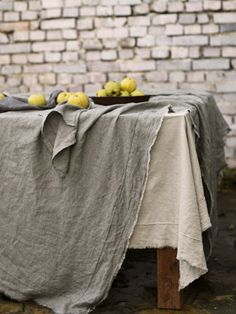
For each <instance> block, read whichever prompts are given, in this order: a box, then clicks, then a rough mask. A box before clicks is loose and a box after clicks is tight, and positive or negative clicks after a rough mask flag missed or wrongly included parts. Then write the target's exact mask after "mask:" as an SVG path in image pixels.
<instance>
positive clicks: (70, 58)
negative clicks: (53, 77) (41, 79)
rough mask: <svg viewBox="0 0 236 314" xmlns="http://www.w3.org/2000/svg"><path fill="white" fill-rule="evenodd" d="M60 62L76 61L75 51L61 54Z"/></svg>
mask: <svg viewBox="0 0 236 314" xmlns="http://www.w3.org/2000/svg"><path fill="white" fill-rule="evenodd" d="M62 60H63V61H65V62H74V61H77V60H78V53H77V52H76V51H65V52H63V53H62Z"/></svg>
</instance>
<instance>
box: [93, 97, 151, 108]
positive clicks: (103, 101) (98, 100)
mask: <svg viewBox="0 0 236 314" xmlns="http://www.w3.org/2000/svg"><path fill="white" fill-rule="evenodd" d="M151 96H154V95H144V96H112V97H109V96H107V97H96V96H94V97H93V96H92V97H90V98H91V99H92V100H93V101H94V103H95V104H99V105H104V106H109V105H115V104H127V103H131V102H144V101H148V100H149V98H150V97H151Z"/></svg>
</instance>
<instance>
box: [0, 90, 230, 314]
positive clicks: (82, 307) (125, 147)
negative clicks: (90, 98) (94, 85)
mask: <svg viewBox="0 0 236 314" xmlns="http://www.w3.org/2000/svg"><path fill="white" fill-rule="evenodd" d="M199 95H200V94H199ZM199 95H198V94H197V95H192V94H188V95H187V94H184V93H176V94H175V95H173V93H172V94H171V95H168V94H165V93H163V94H161V95H158V96H156V97H155V98H152V99H151V100H150V101H149V102H147V103H143V104H138V105H137V104H129V105H127V106H119V105H114V106H111V107H102V106H93V105H92V106H91V108H92V109H91V110H88V111H84V110H77V109H75V108H74V107H71V106H59V107H56V108H54V109H52V110H44V111H40V112H36V111H27V112H18V113H16V112H8V113H2V114H1V115H0V119H1V123H0V131H1V133H2V134H4V138H2V143H1V155H0V156H1V161H2V163H3V164H2V168H1V171H0V178H1V182H3V184H2V185H1V195H2V202H1V205H0V213H1V216H2V217H3V219H2V221H1V225H0V253H1V254H0V290H1V291H3V292H4V293H6V294H8V295H10V296H11V297H13V298H16V299H18V300H23V299H30V298H31V299H34V300H35V301H37V302H38V303H40V304H42V305H46V306H48V307H50V308H52V309H53V310H54V311H55V312H56V313H60V314H64V313H66V314H70V313H71V314H74V313H87V312H88V311H89V310H91V309H92V308H93V307H94V306H95V305H96V304H98V303H99V302H101V301H102V300H103V299H104V298H105V297H106V295H107V293H108V291H109V288H110V285H111V283H112V280H113V279H114V276H115V275H116V274H117V272H118V270H119V268H120V266H121V264H122V261H123V259H124V256H125V252H126V250H127V247H128V240H129V237H130V235H131V234H132V232H133V229H134V225H135V223H136V220H137V216H138V213H139V208H140V204H141V201H142V198H143V193H144V190H145V186H146V182H147V175H148V169H149V159H150V149H151V147H152V146H153V144H154V142H155V139H156V137H157V134H158V131H159V129H160V126H161V123H162V120H163V116H164V115H165V114H166V113H167V112H168V110H170V108H172V111H182V110H186V109H187V110H189V113H190V117H191V122H192V124H193V127H194V132H195V134H196V140H197V142H196V145H197V148H198V153H199V159H200V166H201V169H202V171H203V182H205V183H206V186H207V187H208V191H210V192H211V193H210V196H211V200H212V199H213V194H212V188H211V182H213V181H214V179H212V181H211V178H212V176H211V175H209V176H208V177H206V170H205V174H204V165H202V164H203V163H204V162H206V163H207V165H210V167H211V162H212V160H215V159H216V157H215V156H211V153H212V152H213V150H211V149H210V150H209V149H208V148H207V143H208V144H209V143H211V144H212V142H209V141H205V140H204V139H203V136H205V132H206V133H208V134H209V132H210V133H211V132H212V134H213V131H208V130H207V128H208V126H209V120H210V121H213V122H214V125H211V124H210V125H211V127H213V129H214V130H216V128H217V127H219V125H220V123H219V121H221V122H222V121H223V120H220V119H222V117H220V115H217V114H216V112H217V108H216V106H215V105H214V104H213V106H212V109H209V108H208V107H209V106H205V104H206V103H207V102H208V101H209V97H210V96H209V95H208V94H207V96H201V95H200V96H199ZM204 95H206V94H204ZM204 97H205V98H204ZM206 108H207V109H206ZM209 110H212V117H210V118H209V117H207V115H208V114H209V112H210V111H209ZM19 115H20V117H19ZM12 118H13V119H14V128H12V125H11V124H10V119H12ZM207 119H208V120H207ZM217 121H218V122H217ZM206 122H207V123H208V124H207V125H204V124H205V123H206ZM220 126H221V128H220V129H218V130H216V133H215V135H219V136H221V135H223V134H225V132H226V129H225V124H224V123H223V122H222V123H221V125H220ZM216 137H217V136H216ZM206 138H208V135H206ZM218 140H219V141H220V142H218V143H217V141H218ZM218 140H216V139H213V141H215V145H218V144H222V143H223V142H222V138H219V139H218ZM199 147H203V148H204V149H203V151H200V148H199ZM214 147H215V148H214V152H216V151H217V150H218V151H219V152H220V151H221V149H222V147H221V146H220V148H218V147H216V146H214ZM218 156H219V155H218ZM220 157H221V158H219V161H220V162H219V163H218V164H217V167H216V166H215V162H214V167H212V168H211V169H212V170H211V171H212V172H214V171H216V170H217V168H218V167H219V165H220V164H221V166H222V165H223V163H222V158H223V155H221V156H220ZM217 158H218V157H217ZM167 166H168V165H167ZM160 167H161V165H160ZM183 171H185V168H184V169H183ZM101 182H102V184H101ZM9 195H11V198H9ZM204 206H205V205H204V201H202V204H201V206H200V207H199V210H200V213H199V214H198V216H197V217H196V218H197V219H198V223H199V215H200V216H201V215H202V214H201V211H202V212H203V211H204V208H205V207H204ZM212 208H213V207H212V202H211V204H210V214H212ZM205 212H206V210H205ZM206 217H207V215H206ZM201 223H202V221H201ZM180 225H182V226H183V227H185V224H184V217H183V221H182V224H180ZM209 226H210V224H209V220H207V218H206V221H205V223H204V224H203V227H202V230H204V229H205V228H207V227H209ZM184 239H185V240H186V239H187V237H184ZM192 240H193V239H191V243H192ZM197 240H199V238H197ZM162 244H163V243H159V244H158V247H162ZM175 244H176V246H179V247H177V249H178V250H179V252H178V256H177V258H179V259H180V260H182V264H181V265H182V268H181V267H180V276H181V278H180V288H182V287H183V286H185V285H186V284H187V282H188V281H189V280H190V278H196V277H197V275H198V272H199V269H200V268H201V267H202V265H203V268H202V270H201V271H203V273H204V272H205V271H206V268H204V267H205V266H204V265H205V260H202V261H201V267H198V266H199V265H192V264H191V263H192V261H193V259H191V260H189V259H188V256H185V257H184V256H183V253H185V252H187V250H188V248H189V247H190V248H191V249H193V247H191V246H190V243H188V242H185V244H183V245H182V248H181V246H180V245H179V243H177V242H176V243H175ZM196 247H199V245H197V246H196ZM186 249H187V250H186ZM201 252H202V251H201ZM201 256H202V254H201ZM183 257H184V258H183ZM192 257H193V254H192ZM197 257H198V256H197V253H196V258H197ZM196 261H197V263H198V261H199V257H198V258H197V259H196ZM195 266H196V267H195ZM194 270H196V273H193V272H194ZM190 281H191V280H190Z"/></svg>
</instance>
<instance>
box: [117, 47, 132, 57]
mask: <svg viewBox="0 0 236 314" xmlns="http://www.w3.org/2000/svg"><path fill="white" fill-rule="evenodd" d="M133 57H134V51H133V50H132V49H121V50H119V58H120V59H132V58H133Z"/></svg>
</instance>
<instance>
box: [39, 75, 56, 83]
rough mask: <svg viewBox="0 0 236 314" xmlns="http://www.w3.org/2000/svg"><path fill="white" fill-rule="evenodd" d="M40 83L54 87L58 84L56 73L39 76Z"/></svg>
mask: <svg viewBox="0 0 236 314" xmlns="http://www.w3.org/2000/svg"><path fill="white" fill-rule="evenodd" d="M39 83H40V84H42V85H54V84H56V75H55V73H43V74H40V75H39Z"/></svg>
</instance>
